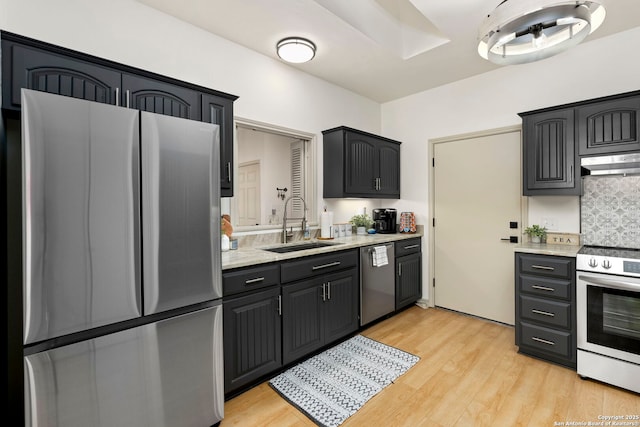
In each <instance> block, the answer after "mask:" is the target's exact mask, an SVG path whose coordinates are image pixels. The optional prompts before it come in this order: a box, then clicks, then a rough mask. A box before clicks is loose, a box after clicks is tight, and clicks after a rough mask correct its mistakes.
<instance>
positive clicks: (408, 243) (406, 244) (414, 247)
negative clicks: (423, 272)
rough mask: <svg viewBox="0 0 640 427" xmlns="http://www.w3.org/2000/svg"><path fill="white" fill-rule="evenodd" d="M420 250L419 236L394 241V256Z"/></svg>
mask: <svg viewBox="0 0 640 427" xmlns="http://www.w3.org/2000/svg"><path fill="white" fill-rule="evenodd" d="M421 250H422V244H421V240H420V238H419V237H416V238H414V239H407V240H400V241H399V242H396V247H395V253H396V257H400V256H403V255H409V254H413V253H416V252H420V251H421Z"/></svg>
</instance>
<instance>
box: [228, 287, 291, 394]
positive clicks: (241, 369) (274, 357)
mask: <svg viewBox="0 0 640 427" xmlns="http://www.w3.org/2000/svg"><path fill="white" fill-rule="evenodd" d="M279 298H280V287H279V286H276V287H273V288H269V289H267V290H265V291H260V292H255V293H251V294H249V295H245V296H240V297H236V298H231V299H228V300H225V301H224V304H223V307H224V309H223V311H224V391H225V393H230V392H233V391H235V390H238V389H239V388H241V387H242V386H245V385H247V384H250V383H251V382H253V381H255V380H257V379H259V378H261V377H262V376H264V375H267V374H269V373H271V372H273V371H275V370H277V369H278V368H280V367H281V366H282V339H281V330H282V329H281V320H280V319H281V318H280V313H279V308H280V301H279Z"/></svg>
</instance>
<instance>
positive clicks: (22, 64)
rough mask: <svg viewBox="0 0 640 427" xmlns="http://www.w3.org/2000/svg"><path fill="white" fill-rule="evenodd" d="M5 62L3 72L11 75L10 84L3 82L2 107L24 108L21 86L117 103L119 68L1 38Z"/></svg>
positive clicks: (3, 60)
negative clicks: (110, 67) (114, 69)
mask: <svg viewBox="0 0 640 427" xmlns="http://www.w3.org/2000/svg"><path fill="white" fill-rule="evenodd" d="M2 62H3V64H2V72H3V74H4V75H9V76H11V82H10V84H9V85H5V84H3V85H2V86H3V89H4V90H3V95H2V96H3V101H2V106H3V108H9V109H17V110H19V109H20V108H21V100H20V94H21V89H22V88H26V89H33V90H38V91H42V92H48V93H53V94H56V95H64V96H70V97H73V98H78V99H85V100H88V101H95V102H100V103H103V104H112V105H116V104H117V100H116V98H117V93H118V88H119V87H120V73H119V72H117V71H113V70H110V69H108V68H104V67H101V66H99V65H95V64H91V63H89V62H85V61H82V60H78V59H73V58H69V57H65V56H62V55H58V54H56V53H49V52H46V51H44V50H41V49H38V48H35V47H31V46H22V45H19V44H15V43H12V42H10V41H7V40H3V41H2ZM3 81H5V79H4V78H3Z"/></svg>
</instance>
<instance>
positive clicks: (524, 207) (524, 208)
mask: <svg viewBox="0 0 640 427" xmlns="http://www.w3.org/2000/svg"><path fill="white" fill-rule="evenodd" d="M511 132H520V141H522V126H521V125H515V126H507V127H502V128H495V129H488V130H484V131H478V132H470V133H464V134H459V135H452V136H445V137H441V138H434V139H430V140H429V147H428V152H427V156H428V159H427V162H428V164H429V165H430V167H429V222H428V224H425V227H427V228H428V229H429V231H428V235H429V278H428V280H429V284H428V289H429V301H428V306H429V307H435V287H434V279H435V271H434V269H435V246H436V245H435V233H433V218H434V212H435V171H434V168H433V153H434V151H435V145H436V144H446V143H447V142H454V141H460V140H464V139H471V138H478V137H483V136H492V135H501V134H504V133H511ZM521 143H522V142H521ZM522 154H523V153H522V150H520V165H521V166H520V182H522ZM528 202H529V199H528V197H526V196H521V203H520V206H521V211H520V224H521V225H522V224H527V220H528V213H529V207H528V206H529V205H528ZM520 238H521V239H522V236H520ZM514 286H515V278H514Z"/></svg>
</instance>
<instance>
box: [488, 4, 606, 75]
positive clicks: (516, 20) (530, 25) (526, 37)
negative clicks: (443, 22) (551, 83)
mask: <svg viewBox="0 0 640 427" xmlns="http://www.w3.org/2000/svg"><path fill="white" fill-rule="evenodd" d="M605 15H606V12H605V8H604V5H603V1H602V0H585V1H562V0H504V1H503V2H502V3H500V4H499V5H498V7H496V8H495V10H494V11H493V12H492V13H491V14H490V15H488V16H487V18H486V19H485V21H484V23H483V25H482V26H481V27H480V34H479V37H478V38H479V39H480V43H479V44H478V53H479V54H480V56H482V57H483V58H485V59H487V60H489V61H491V62H493V63H495V64H498V65H511V64H524V63H527V62H533V61H538V60H540V59H544V58H548V57H550V56H553V55H556V54H558V53H560V52H562V51H564V50H566V49H568V48H570V47H572V46H575V45H577V44H579V43H580V42H581V41H582V40H584V38H585V37H587V35H589V34H591V33H592V32H594V31H595V30H596V29H597V28H598V27H599V26H600V25H601V24H602V22H603V21H604V18H605Z"/></svg>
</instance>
